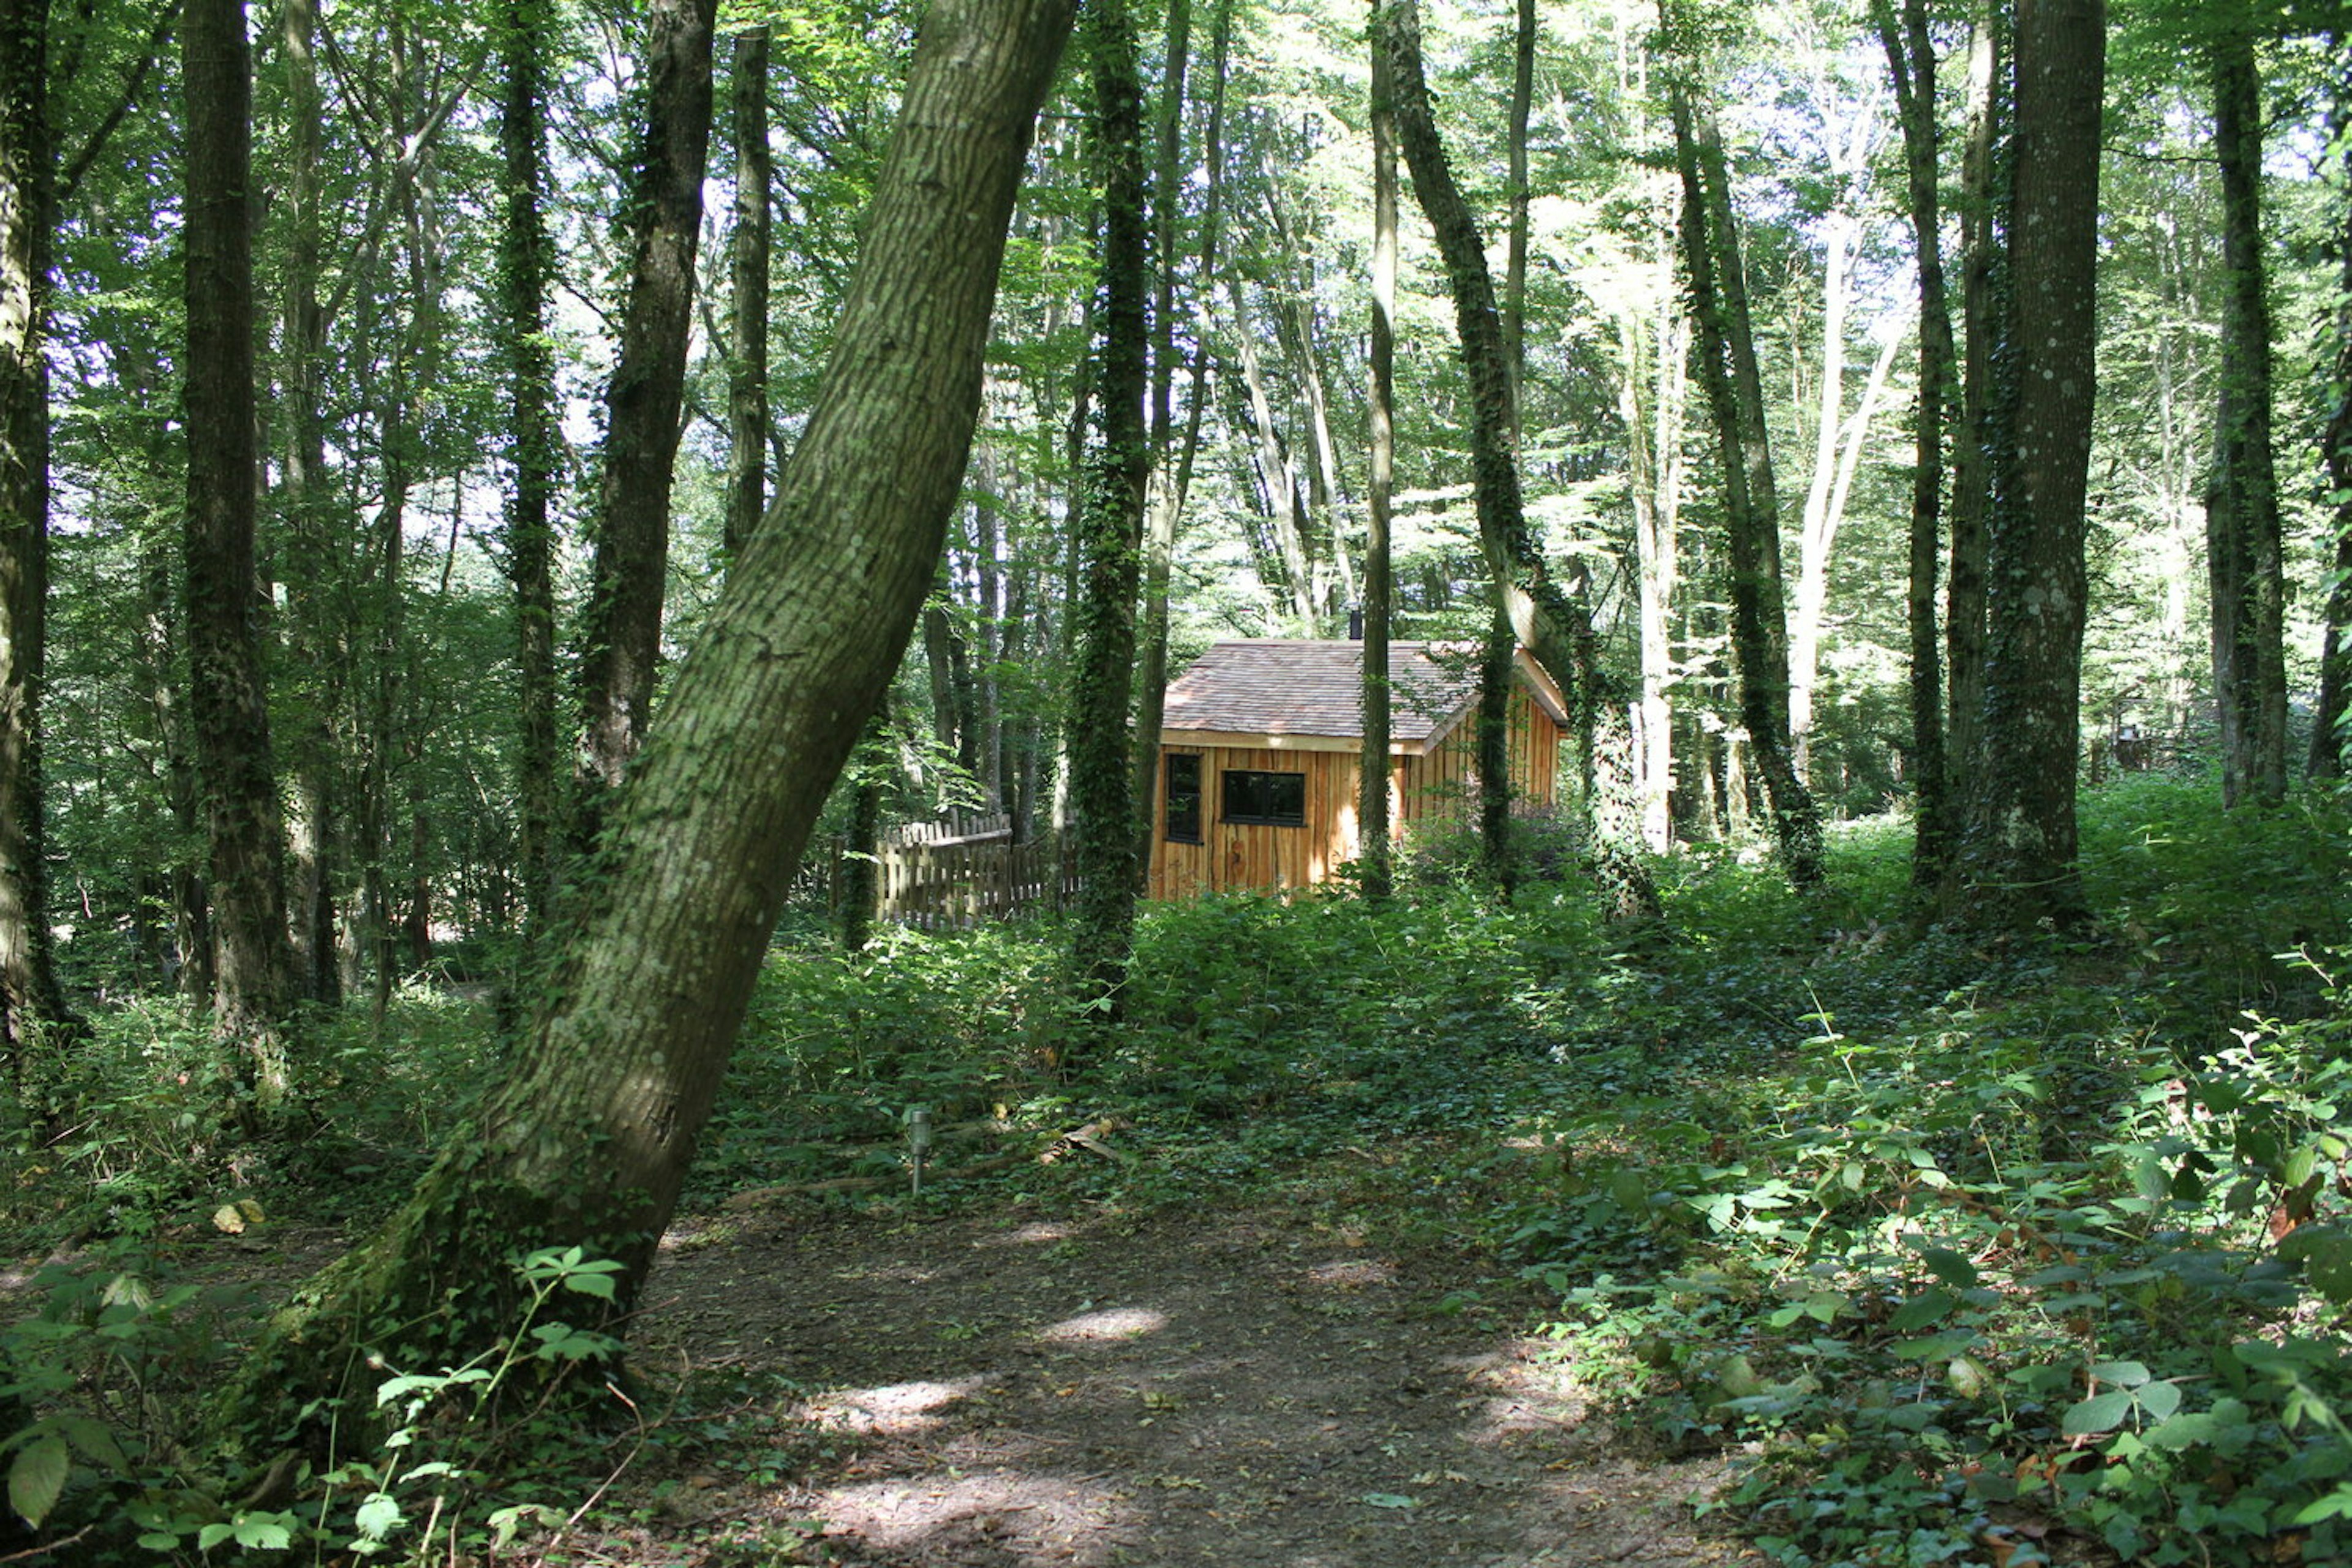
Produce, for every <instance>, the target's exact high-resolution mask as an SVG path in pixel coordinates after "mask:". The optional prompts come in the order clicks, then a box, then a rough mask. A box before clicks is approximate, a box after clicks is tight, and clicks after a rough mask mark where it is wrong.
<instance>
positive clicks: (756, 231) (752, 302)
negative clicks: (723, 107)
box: [724, 26, 773, 563]
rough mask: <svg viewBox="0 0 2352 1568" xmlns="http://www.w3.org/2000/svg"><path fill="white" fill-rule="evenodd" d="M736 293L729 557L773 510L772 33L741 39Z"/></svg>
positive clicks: (748, 32)
mask: <svg viewBox="0 0 2352 1568" xmlns="http://www.w3.org/2000/svg"><path fill="white" fill-rule="evenodd" d="M732 87H733V98H732V101H733V107H734V110H735V237H734V247H733V248H734V257H733V268H734V274H735V287H734V295H733V300H732V301H731V311H730V317H729V335H730V342H729V352H728V355H727V431H728V458H727V514H726V524H725V534H724V537H725V542H726V547H727V559H728V561H729V562H730V563H732V562H733V561H734V560H735V558H736V557H737V556H739V555H740V554H741V553H742V552H743V545H744V542H745V541H747V540H749V539H750V538H751V531H752V530H753V529H755V528H757V527H759V526H760V513H761V511H762V510H765V509H766V507H767V504H768V250H769V228H770V221H769V205H770V203H769V188H770V186H771V184H772V183H773V174H772V171H771V169H770V167H769V159H768V29H767V28H766V27H765V26H758V27H747V28H745V29H744V30H743V31H742V32H740V33H739V34H737V35H736V36H735V63H734V69H733V82H732Z"/></svg>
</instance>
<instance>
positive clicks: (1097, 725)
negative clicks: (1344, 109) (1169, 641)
mask: <svg viewBox="0 0 2352 1568" xmlns="http://www.w3.org/2000/svg"><path fill="white" fill-rule="evenodd" d="M1084 31H1085V37H1086V44H1087V52H1088V54H1089V56H1090V57H1091V62H1092V66H1093V76H1094V133H1093V142H1092V148H1091V151H1092V153H1093V156H1094V159H1095V162H1096V166H1097V170H1098V171H1099V174H1098V178H1099V179H1100V181H1101V184H1102V192H1103V206H1102V227H1101V231H1100V232H1101V250H1100V253H1099V254H1100V260H1099V286H1098V288H1097V311H1096V316H1095V324H1096V327H1097V331H1099V332H1100V334H1101V336H1100V341H1099V343H1098V345H1097V358H1096V368H1095V394H1094V396H1093V398H1092V399H1091V400H1090V401H1091V404H1092V406H1093V409H1094V415H1095V420H1096V426H1095V430H1094V434H1093V438H1092V440H1091V441H1090V442H1089V443H1088V445H1087V453H1086V459H1085V463H1084V466H1083V468H1082V471H1081V475H1080V480H1079V486H1080V490H1079V497H1078V518H1077V529H1078V540H1077V544H1078V551H1079V562H1080V569H1081V572H1082V574H1083V576H1082V581H1081V587H1080V596H1079V598H1078V600H1077V602H1076V605H1074V606H1073V612H1072V626H1071V631H1072V636H1073V638H1074V640H1075V642H1076V649H1075V652H1076V660H1075V664H1074V668H1073V672H1072V686H1071V690H1070V699H1069V710H1068V711H1069V729H1068V737H1069V753H1070V805H1071V808H1072V813H1073V816H1075V818H1076V826H1077V843H1076V852H1077V869H1078V904H1077V910H1076V921H1075V924H1074V926H1073V937H1074V952H1073V954H1072V958H1073V963H1074V967H1075V970H1076V979H1077V983H1078V984H1079V985H1080V986H1081V987H1083V988H1084V989H1085V990H1086V992H1087V996H1088V999H1090V1000H1091V999H1093V998H1095V997H1109V998H1111V999H1112V1002H1113V1009H1114V1011H1115V1010H1116V999H1117V996H1118V988H1119V986H1120V984H1121V983H1122V981H1123V980H1124V979H1125V977H1126V973H1127V956H1128V949H1129V942H1130V939H1131V935H1132V931H1133V928H1134V924H1135V831H1134V821H1135V804H1134V795H1133V793H1132V792H1133V789H1134V774H1133V773H1132V772H1131V770H1130V753H1129V750H1128V748H1129V744H1130V740H1129V722H1128V703H1129V698H1130V697H1131V696H1132V695H1133V694H1134V689H1135V610H1136V595H1137V592H1138V590H1139V587H1140V585H1141V575H1142V573H1141V562H1140V546H1141V542H1142V541H1141V530H1142V521H1143V497H1144V488H1145V484H1146V481H1147V480H1148V479H1149V478H1150V471H1151V447H1150V440H1149V437H1148V432H1147V431H1146V428H1145V425H1144V413H1143V405H1144V393H1145V383H1146V377H1147V369H1148V359H1149V353H1150V337H1149V335H1148V332H1147V330H1146V319H1145V306H1144V298H1145V285H1146V282H1147V272H1148V254H1147V252H1148V241H1147V239H1146V228H1145V220H1146V216H1147V215H1146V213H1145V208H1144V180H1143V88H1142V79H1141V72H1140V66H1139V62H1138V59H1137V51H1136V37H1135V18H1134V16H1133V13H1132V12H1131V11H1130V10H1129V6H1128V0H1087V13H1086V26H1085V29H1084Z"/></svg>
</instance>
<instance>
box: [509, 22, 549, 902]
mask: <svg viewBox="0 0 2352 1568" xmlns="http://www.w3.org/2000/svg"><path fill="white" fill-rule="evenodd" d="M541 5H542V0H508V3H507V5H506V7H505V9H504V12H503V14H502V16H500V26H499V56H500V74H501V77H502V79H503V89H502V96H501V98H500V107H499V166H500V172H501V175H502V178H503V181H504V189H503V190H502V191H501V193H500V198H501V212H500V222H499V312H500V315H501V317H502V320H501V321H500V322H499V331H500V334H501V337H502V347H503V350H504V357H505V361H506V363H505V366H504V369H505V372H506V379H507V406H508V409H509V416H508V429H509V446H508V448H507V461H508V464H509V478H508V486H509V489H508V491H507V502H506V517H505V520H504V521H505V539H504V544H505V547H506V548H505V551H504V555H503V561H504V564H505V567H506V574H507V581H508V582H509V584H511V585H512V587H513V589H514V616H515V670H516V675H517V681H516V686H517V696H518V698H519V699H520V715H519V717H520V728H521V735H520V741H521V745H520V749H519V751H518V752H517V754H516V757H515V772H516V775H517V776H516V780H515V784H516V789H515V795H516V798H517V800H518V802H519V804H520V816H521V838H522V843H521V850H522V867H521V881H522V888H523V902H524V909H525V914H526V919H525V931H526V932H527V933H528V934H529V936H530V939H531V940H532V941H534V942H535V941H536V939H537V935H538V933H539V932H540V931H542V930H544V929H545V926H546V924H547V921H548V917H549V914H550V912H551V909H552V906H553V903H554V898H555V883H556V868H557V866H558V863H559V861H560V859H561V855H560V852H559V848H558V845H559V841H560V836H561V833H562V793H563V792H562V744H563V742H562V735H561V733H560V732H559V731H558V729H557V725H556V675H555V575H554V567H555V523H554V515H553V510H554V502H555V493H556V486H557V484H558V483H559V482H560V479H561V476H562V460H563V448H562V437H560V435H559V434H558V433H557V429H556V424H555V355H554V353H553V351H552V349H551V345H550V344H549V342H548V339H547V291H548V287H549V283H550V279H551V275H552V273H553V270H554V259H553V257H552V255H551V251H550V249H549V246H548V237H547V220H546V217H545V216H544V214H543V213H542V211H541V197H542V195H543V193H544V191H545V188H546V184H547V154H546V145H545V143H546V109H545V96H546V87H545V83H544V67H543V65H542V64H541V41H542V35H543V32H544V30H545V26H546V21H545V13H544V11H543V10H542V8H541Z"/></svg>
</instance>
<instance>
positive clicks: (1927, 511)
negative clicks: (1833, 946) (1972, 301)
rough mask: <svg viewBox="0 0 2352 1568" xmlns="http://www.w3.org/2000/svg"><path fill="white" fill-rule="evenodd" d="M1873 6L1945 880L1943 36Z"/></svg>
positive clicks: (1918, 729) (1916, 700)
mask: <svg viewBox="0 0 2352 1568" xmlns="http://www.w3.org/2000/svg"><path fill="white" fill-rule="evenodd" d="M1871 15H1872V16H1873V18H1874V21H1875V23H1876V25H1877V28H1878V38H1879V42H1880V43H1881V44H1882V45H1883V46H1884V47H1885V50H1886V69H1887V74H1888V75H1889V76H1890V77H1891V78H1892V79H1894V83H1895V107H1896V111H1897V113H1898V115H1899V116H1900V118H1901V120H1902V122H1903V153H1904V167H1905V170H1906V174H1907V175H1908V188H1909V191H1910V196H1911V235H1912V243H1913V247H1914V248H1915V250H1916V252H1917V256H1918V267H1919V406H1918V409H1917V412H1916V416H1914V419H1913V424H1912V441H1913V453H1914V456H1913V458H1912V469H1911V571H1910V594H1909V605H1908V609H1909V614H1908V620H1909V624H1910V629H1911V755H1910V764H1911V777H1912V780H1913V788H1914V789H1915V790H1916V792H1917V798H1916V801H1915V802H1914V804H1913V807H1912V813H1913V818H1914V821H1913V835H1914V837H1913V839H1912V853H1911V881H1912V884H1913V885H1914V886H1915V887H1922V888H1927V887H1935V886H1937V885H1938V884H1940V883H1941V882H1942V880H1943V876H1944V868H1945V865H1946V862H1947V860H1948V857H1949V854H1950V847H1951V833H1952V821H1951V806H1950V802H1949V798H1948V793H1947V791H1946V788H1945V783H1946V768H1947V764H1946V763H1945V760H1944V689H1943V659H1942V658H1941V636H1940V634H1941V628H1940V627H1939V626H1937V616H1936V570H1937V553H1938V551H1939V550H1940V548H1941V546H1942V542H1943V540H1942V533H1943V506H1944V405H1945V403H1946V401H1947V399H1948V396H1949V390H1948V389H1949V387H1950V385H1951V379H1952V361H1953V357H1954V356H1953V349H1952V314H1951V305H1950V302H1949V300H1947V298H1946V297H1945V288H1944V253H1943V219H1942V216H1941V212H1940V207H1941V203H1940V201H1939V198H1938V192H1937V163H1936V45H1935V39H1934V38H1933V37H1931V36H1930V34H1929V32H1928V29H1927V0H1903V16H1902V20H1901V22H1900V23H1899V24H1898V23H1897V21H1896V19H1895V8H1894V5H1893V4H1892V3H1891V0H1874V4H1873V5H1872V7H1871Z"/></svg>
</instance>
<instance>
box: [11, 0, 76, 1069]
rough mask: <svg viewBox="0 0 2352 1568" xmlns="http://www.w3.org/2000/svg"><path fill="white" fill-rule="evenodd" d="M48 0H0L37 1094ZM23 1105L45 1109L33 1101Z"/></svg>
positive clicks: (24, 891) (29, 1020) (18, 694)
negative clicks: (32, 1103)
mask: <svg viewBox="0 0 2352 1568" xmlns="http://www.w3.org/2000/svg"><path fill="white" fill-rule="evenodd" d="M48 10H49V7H48V0H0V1059H4V1060H5V1073H6V1076H7V1078H8V1079H9V1087H10V1088H11V1089H14V1090H15V1091H16V1092H17V1093H18V1094H19V1095H20V1096H26V1095H33V1096H37V1094H38V1092H39V1088H40V1086H39V1079H40V1078H41V1076H42V1070H41V1068H40V1066H39V1064H38V1062H37V1055H38V1053H39V1051H40V1049H41V1044H42V1036H43V1034H44V1032H45V1031H47V1029H49V1028H51V1027H53V1026H56V1025H58V1024H59V1023H62V1022H63V1021H64V1019H65V1016H66V1009H65V999H64V995H63V994H62V993H61V992H59V990H58V982H57V974H56V972H55V971H54V970H53V969H52V968H51V965H50V952H49V919H48V902H49V897H48V873H47V864H46V855H45V852H44V848H43V846H44V844H45V843H46V839H47V836H46V835H45V833H44V832H43V828H42V812H41V695H42V673H43V671H42V662H43V653H44V649H45V647H46V646H47V605H48V585H49V567H48V557H49V376H48V366H47V360H46V359H45V357H44V356H45V354H46V353H47V348H46V340H47V324H48V289H49V240H50V236H49V226H50V224H51V222H52V221H53V216H52V215H53V205H54V204H53V203H52V201H51V195H50V193H51V191H52V189H53V187H54V184H55V176H54V173H53V170H54V162H53V153H52V151H51V145H50V140H49V114H48V90H47V74H48V64H47V53H48V51H47V35H48ZM27 1108H28V1109H32V1110H40V1109H42V1108H41V1107H39V1106H38V1105H37V1104H36V1105H28V1107H27Z"/></svg>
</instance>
